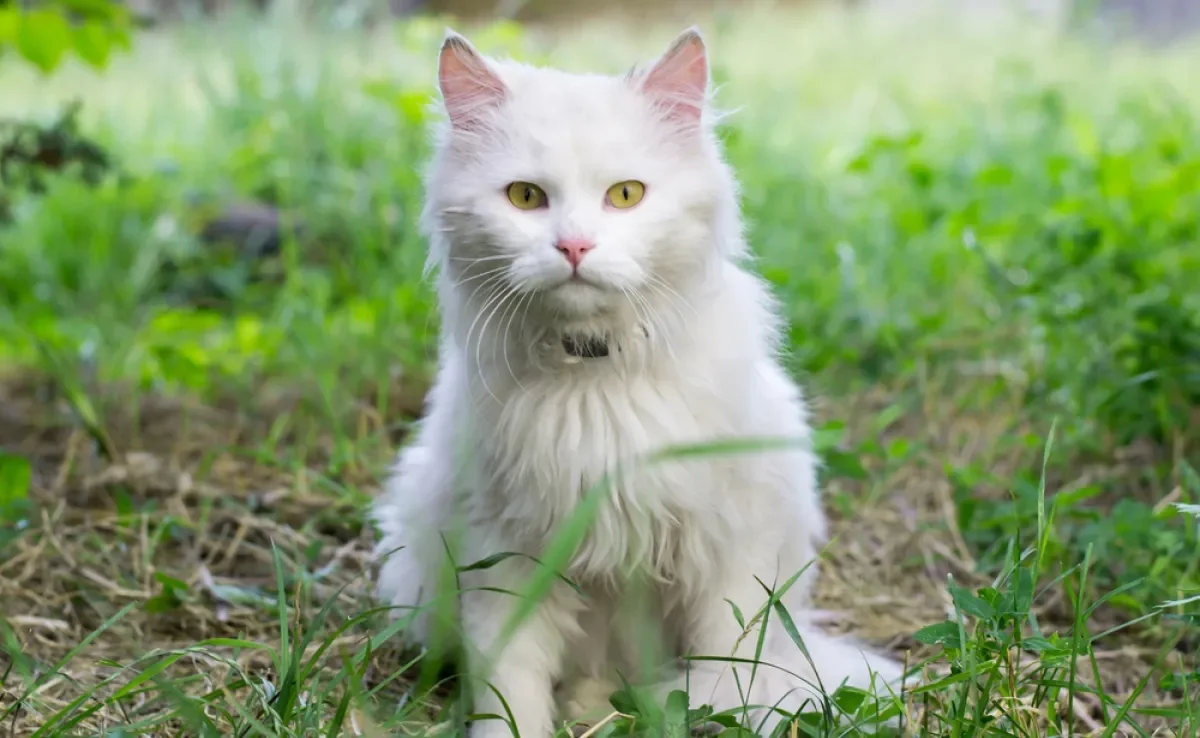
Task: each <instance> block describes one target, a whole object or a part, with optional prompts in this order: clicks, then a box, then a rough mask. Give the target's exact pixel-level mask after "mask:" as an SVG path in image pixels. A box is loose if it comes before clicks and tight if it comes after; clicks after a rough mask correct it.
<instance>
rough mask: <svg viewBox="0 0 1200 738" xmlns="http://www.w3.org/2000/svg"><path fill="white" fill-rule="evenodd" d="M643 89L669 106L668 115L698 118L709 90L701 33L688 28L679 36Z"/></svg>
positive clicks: (656, 66) (686, 118)
mask: <svg viewBox="0 0 1200 738" xmlns="http://www.w3.org/2000/svg"><path fill="white" fill-rule="evenodd" d="M642 89H643V90H644V91H645V92H647V93H648V94H650V95H652V96H654V97H655V98H656V99H657V100H658V101H659V102H660V103H662V104H663V105H664V106H665V107H666V108H667V111H668V116H669V117H671V118H673V119H676V120H679V121H683V122H688V123H694V122H697V121H699V120H700V114H701V111H703V110H704V96H705V93H706V92H707V91H708V56H707V54H706V52H705V49H704V41H703V39H701V38H700V34H699V33H698V32H696V31H695V30H694V29H689V30H688V31H685V32H684V33H683V34H682V35H680V37H679V38H678V39H676V40H675V43H673V44H671V48H670V49H668V50H667V53H665V54H663V56H662V58H661V59H659V60H658V62H657V63H656V64H655V65H654V67H653V68H652V69H651V70H650V72H649V74H647V75H646V78H645V81H644V82H643V83H642Z"/></svg>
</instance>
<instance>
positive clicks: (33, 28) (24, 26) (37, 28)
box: [17, 10, 72, 74]
mask: <svg viewBox="0 0 1200 738" xmlns="http://www.w3.org/2000/svg"><path fill="white" fill-rule="evenodd" d="M71 45H72V44H71V27H70V26H69V25H67V20H66V18H64V17H63V16H62V15H60V14H59V13H56V12H54V11H50V10H31V11H28V12H26V13H22V14H21V15H20V16H19V18H18V25H17V51H18V52H20V54H21V56H23V57H25V59H26V60H28V61H29V62H30V63H31V64H33V65H34V66H36V67H37V68H38V69H40V70H42V72H43V73H44V74H49V73H50V72H52V71H54V68H55V67H57V66H58V65H59V63H60V62H61V61H62V58H63V55H64V54H66V53H67V51H68V50H70V48H71Z"/></svg>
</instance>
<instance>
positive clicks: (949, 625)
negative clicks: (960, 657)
mask: <svg viewBox="0 0 1200 738" xmlns="http://www.w3.org/2000/svg"><path fill="white" fill-rule="evenodd" d="M913 638H916V639H917V640H918V641H920V642H921V643H924V644H926V645H928V646H937V645H940V646H942V647H943V648H951V649H960V648H962V639H961V638H960V637H959V633H958V623H955V622H951V621H949V620H945V621H943V622H940V623H935V624H934V625H926V626H925V627H924V628H921V629H920V630H918V631H917V632H916V633H914V634H913Z"/></svg>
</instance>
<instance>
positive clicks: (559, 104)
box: [503, 66, 642, 124]
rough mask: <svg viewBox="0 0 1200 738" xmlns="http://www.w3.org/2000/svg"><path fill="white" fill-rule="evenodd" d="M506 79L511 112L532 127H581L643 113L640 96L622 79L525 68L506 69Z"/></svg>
mask: <svg viewBox="0 0 1200 738" xmlns="http://www.w3.org/2000/svg"><path fill="white" fill-rule="evenodd" d="M503 76H504V80H505V83H506V85H507V86H508V87H509V90H510V99H509V103H510V110H511V112H512V113H513V114H514V115H519V116H522V117H524V118H526V119H528V122H530V123H531V124H537V123H543V122H544V123H549V124H554V123H559V122H561V121H563V120H570V121H573V122H576V123H580V124H582V123H586V122H587V121H592V120H597V119H608V118H616V117H622V116H625V117H628V116H630V115H632V114H635V113H637V112H641V110H642V107H641V103H642V101H641V99H640V97H639V95H638V93H637V92H636V91H635V90H634V89H633V87H632V86H631V85H630V84H629V82H628V81H627V80H625V79H624V78H622V77H614V76H610V75H601V74H578V73H573V72H565V71H562V70H558V69H553V68H542V67H525V66H522V67H512V68H509V69H506V70H505V73H504V74H503Z"/></svg>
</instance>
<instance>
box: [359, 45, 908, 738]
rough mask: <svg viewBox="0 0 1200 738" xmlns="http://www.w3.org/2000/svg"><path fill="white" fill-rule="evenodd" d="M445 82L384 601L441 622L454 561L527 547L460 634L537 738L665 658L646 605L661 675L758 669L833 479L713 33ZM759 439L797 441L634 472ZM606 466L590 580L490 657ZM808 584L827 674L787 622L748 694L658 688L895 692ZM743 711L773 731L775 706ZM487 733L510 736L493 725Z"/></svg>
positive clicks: (735, 684) (476, 594)
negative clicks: (611, 61)
mask: <svg viewBox="0 0 1200 738" xmlns="http://www.w3.org/2000/svg"><path fill="white" fill-rule="evenodd" d="M438 80H439V84H440V88H441V92H442V100H443V103H444V107H445V112H446V113H448V116H447V117H448V121H447V122H446V123H445V124H443V125H441V126H440V127H439V129H438V136H437V139H436V145H435V155H434V158H433V161H432V166H431V167H430V169H429V171H428V175H427V202H426V208H425V211H424V214H423V227H424V229H425V230H426V232H427V234H428V235H429V238H430V242H431V243H430V248H431V251H430V257H429V258H430V266H431V267H436V268H437V270H438V294H439V299H440V307H441V310H442V319H443V324H442V325H443V327H442V337H441V344H440V362H441V365H440V370H439V373H438V376H437V380H436V382H435V384H434V387H433V389H432V391H431V393H430V395H429V398H428V412H427V415H426V417H425V418H424V419H423V421H422V422H421V423H420V426H419V429H418V430H417V431H416V435H415V438H414V440H413V442H412V443H411V445H410V446H409V447H408V448H407V449H405V450H404V452H403V453H402V454H401V456H400V459H399V462H398V464H397V466H396V467H395V470H394V475H393V477H392V478H391V480H390V481H389V484H388V489H387V491H386V493H385V494H384V495H383V496H382V497H381V499H380V500H379V501H378V504H377V506H376V509H375V518H376V521H377V523H378V525H379V528H380V530H381V532H382V539H381V541H380V543H379V545H378V548H377V555H378V556H379V557H381V558H383V559H384V561H383V564H382V566H381V569H380V573H379V581H378V594H379V596H380V598H381V599H383V600H385V601H386V602H388V603H391V604H395V605H401V606H416V605H419V604H422V603H424V604H425V605H426V606H427V607H428V606H429V603H430V602H431V601H432V599H433V598H435V597H437V596H439V592H440V591H441V590H439V589H438V586H439V585H438V582H439V578H440V577H442V576H443V575H442V574H439V572H445V571H446V570H445V569H443V568H442V567H443V566H444V562H445V558H446V553H447V551H448V550H453V548H452V546H451V545H450V543H454V542H456V541H457V544H455V545H459V546H460V549H461V550H453V553H454V559H455V561H456V562H457V564H458V565H459V566H462V565H465V564H469V563H471V562H476V561H480V560H483V559H485V558H487V557H491V556H495V555H496V554H502V553H506V552H512V553H518V554H523V555H524V556H514V557H508V558H502V560H499V559H494V560H493V561H494V562H495V561H498V563H495V565H494V566H491V567H487V568H477V569H474V570H471V571H466V572H462V573H461V574H460V575H459V582H458V584H459V586H461V588H462V589H463V590H464V592H463V594H462V596H461V603H460V608H461V613H460V615H461V627H462V632H461V637H462V638H464V639H465V643H466V644H467V646H468V649H469V655H468V661H469V665H468V668H469V671H470V674H471V685H472V692H473V696H474V702H475V712H478V713H491V714H495V715H501V716H507V715H508V713H507V711H506V709H505V704H507V706H508V708H511V716H512V719H513V722H514V723H515V727H516V729H517V730H518V731H519V734H520V735H522V736H526V737H528V738H543V737H544V736H549V735H551V734H552V733H553V732H554V730H555V728H556V726H558V725H560V724H561V723H560V722H559V721H560V720H561V719H564V718H566V717H571V716H570V715H568V714H567V713H569V712H574V711H577V710H580V709H589V708H596V707H600V708H603V702H604V700H605V699H606V698H607V697H608V695H609V693H610V692H611V691H612V690H613V689H615V687H616V685H617V682H616V680H615V677H616V675H617V673H618V672H619V673H620V674H622V675H625V676H628V675H630V674H643V673H644V672H643V671H641V670H640V666H641V664H640V663H639V662H640V661H641V660H642V657H643V656H645V655H646V653H645V651H646V646H645V643H646V641H644V640H639V635H638V633H639V631H638V628H637V627H635V626H634V625H633V624H632V623H631V622H627V621H632V620H633V618H630V617H627V616H628V614H629V613H630V612H631V611H632V610H633V608H634V607H635V604H636V605H637V606H639V607H645V608H648V609H646V610H644V611H645V612H649V613H652V618H651V620H652V621H653V622H654V623H656V624H657V626H658V627H659V628H661V629H662V634H661V637H660V638H659V639H658V641H657V642H659V643H662V644H663V647H664V648H665V649H666V653H667V657H668V658H670V657H679V656H682V655H688V654H690V655H696V656H713V657H726V658H727V659H728V657H731V656H732V657H734V658H737V659H753V658H754V656H755V652H756V649H757V646H758V634H757V630H755V626H754V625H752V624H750V623H749V622H748V623H747V624H748V625H750V626H751V632H750V633H749V634H748V635H745V634H744V633H743V630H744V629H743V627H742V625H739V623H738V619H737V617H735V615H734V608H733V607H731V604H733V605H736V607H737V609H738V610H740V612H741V613H742V616H743V618H744V619H745V620H747V621H749V620H750V619H751V618H752V616H753V615H754V614H755V613H756V612H757V611H758V610H759V609H760V608H761V607H762V606H763V604H764V603H765V602H766V600H767V593H766V591H765V590H764V585H767V586H772V587H776V586H779V585H781V584H783V583H784V582H785V581H786V580H788V578H789V577H791V576H792V575H793V574H795V573H797V572H799V571H801V570H802V569H803V568H804V567H805V565H807V564H809V562H810V561H811V560H813V559H814V557H815V556H816V554H817V551H818V547H819V546H820V545H821V543H822V541H823V540H824V537H825V532H826V525H825V519H824V516H823V514H822V511H821V507H820V505H819V501H818V495H817V486H816V467H817V463H818V462H817V459H816V458H815V456H814V454H813V453H812V451H811V450H809V449H808V447H807V445H806V443H807V440H808V438H809V435H810V429H809V426H808V422H807V411H806V408H805V405H804V401H803V399H802V397H801V393H800V391H799V389H798V388H797V387H796V385H795V384H794V383H793V382H792V381H791V380H790V379H789V378H788V376H787V375H786V374H785V372H784V370H783V369H782V368H781V366H780V363H779V361H778V360H777V357H776V352H777V348H778V345H779V341H780V327H781V326H780V320H779V318H778V316H777V314H776V310H775V305H774V302H773V299H772V297H771V295H770V292H769V290H768V288H767V286H766V285H765V284H764V283H763V281H762V280H760V279H759V278H758V277H757V276H755V275H754V274H753V273H751V272H750V271H747V270H746V269H744V268H743V267H742V266H741V265H740V262H741V261H742V260H744V258H745V257H746V245H745V243H744V241H743V238H742V224H741V219H740V214H739V208H738V191H737V186H736V183H735V180H734V177H733V174H732V172H731V170H730V168H729V167H728V166H727V165H726V163H725V161H724V160H723V158H722V155H721V152H720V149H719V146H718V143H717V140H716V138H715V136H714V134H713V130H712V125H713V118H714V112H713V110H712V108H711V107H710V105H709V102H708V99H707V98H708V90H709V75H708V63H707V58H706V52H705V46H704V42H703V41H702V39H701V37H700V34H699V33H698V32H697V31H696V30H695V29H690V30H688V31H686V32H685V33H683V34H682V35H681V36H679V38H678V39H676V41H675V42H674V43H673V44H672V45H671V47H670V49H669V50H668V51H667V52H666V53H665V54H664V55H663V56H662V57H661V58H660V59H659V60H658V61H657V62H656V63H655V64H654V65H653V66H652V67H650V68H649V69H646V70H634V71H632V72H630V73H629V74H628V75H625V76H621V77H613V76H601V75H581V74H570V73H566V72H563V71H558V70H554V69H546V68H536V67H531V66H526V65H523V64H518V63H515V62H512V61H498V60H492V59H486V58H484V57H483V56H481V55H480V54H479V53H478V52H476V50H475V49H474V48H473V47H472V46H471V45H470V43H469V42H468V41H467V40H466V39H464V38H462V37H461V36H458V35H456V34H454V33H453V32H449V33H448V35H447V38H446V40H445V43H444V44H443V46H442V49H441V54H440V58H439V69H438ZM747 437H749V438H764V437H766V438H776V439H792V440H793V441H795V442H796V444H794V445H792V446H783V445H777V446H775V447H773V448H770V449H766V450H758V451H753V452H750V453H745V452H743V453H738V454H733V453H725V454H723V455H716V456H711V455H699V456H693V457H690V458H688V459H684V460H674V461H671V460H668V461H665V462H662V463H658V464H655V465H646V464H641V465H637V464H633V463H632V462H635V461H636V460H637V459H638V458H640V457H644V456H645V455H646V454H648V453H650V452H653V451H655V450H658V449H661V448H663V447H665V446H668V445H676V444H685V443H703V442H714V441H721V440H732V439H738V438H747ZM605 475H612V485H611V487H610V488H609V489H607V490H606V491H605V492H604V495H605V496H604V498H603V499H602V500H601V502H600V504H599V506H598V508H597V510H596V512H595V518H594V520H593V524H592V525H591V528H590V530H589V532H588V533H587V534H586V536H584V537H583V539H582V540H581V541H580V542H579V545H578V548H577V549H576V551H575V554H574V558H573V559H572V560H571V562H570V564H569V567H568V568H567V570H566V571H565V572H564V574H565V576H566V577H569V578H570V580H571V581H572V582H573V583H574V584H575V585H576V586H577V587H578V589H576V588H573V587H572V586H569V585H568V584H566V583H562V582H558V583H556V584H555V586H554V587H553V588H552V589H551V591H550V592H549V594H548V595H547V596H546V597H545V598H544V599H542V600H541V601H540V602H538V603H537V605H536V607H535V608H534V609H533V611H532V613H531V614H530V615H529V617H528V618H527V619H526V620H525V621H524V622H523V623H522V625H521V626H520V628H519V629H518V630H516V632H515V633H514V634H513V635H512V637H511V638H510V639H508V640H507V641H505V642H504V643H501V644H499V645H500V649H499V650H498V651H497V650H496V647H497V643H496V641H497V638H498V637H499V635H500V631H501V629H502V628H503V626H504V624H505V622H506V621H507V619H508V617H509V616H510V614H511V613H512V612H513V608H514V607H516V606H518V604H519V603H520V602H521V599H520V598H519V597H518V596H516V595H514V594H509V593H506V592H505V590H507V591H508V592H513V591H515V592H517V593H519V592H521V591H522V589H523V587H524V586H525V582H526V581H527V579H528V577H529V576H530V574H531V573H532V572H534V571H535V570H536V569H537V568H538V564H537V563H535V562H534V561H531V560H530V558H528V557H539V556H540V555H541V554H542V552H543V550H544V547H545V546H546V544H547V542H548V541H549V540H550V538H551V537H552V536H553V534H554V533H555V531H556V526H557V525H558V524H559V523H560V522H562V521H563V520H564V519H565V518H567V517H568V516H569V515H571V513H572V511H574V510H575V509H576V506H577V505H579V504H580V502H581V500H583V499H584V494H585V492H586V491H587V490H589V489H591V488H593V487H594V486H595V485H597V483H599V482H600V481H601V480H602V478H604V477H605ZM454 530H457V532H458V534H457V537H455V536H454V535H451V532H452V531H454ZM444 534H445V535H444ZM446 536H448V537H446ZM448 541H449V542H450V543H448ZM815 571H816V569H815V566H814V567H810V568H809V569H808V570H807V572H806V573H805V574H804V575H803V576H801V577H800V578H799V579H798V580H797V581H796V582H795V584H794V586H792V587H791V588H790V590H788V592H787V593H786V596H784V597H783V602H784V604H785V606H786V608H787V610H788V611H789V612H790V613H791V614H792V616H793V617H794V618H795V619H796V621H797V624H798V627H799V629H800V632H801V633H802V634H803V636H804V640H805V642H806V646H807V649H808V651H809V653H810V655H811V657H812V659H813V661H814V663H815V664H816V665H817V669H818V674H817V675H814V674H813V672H812V669H811V668H810V666H809V663H808V661H807V659H806V658H805V657H804V656H803V655H802V653H801V651H800V650H799V649H798V648H797V646H796V645H795V644H794V642H793V641H792V639H791V638H790V637H789V635H788V633H787V632H786V630H785V629H784V627H782V626H781V625H780V620H779V618H778V616H777V612H775V611H772V612H771V613H770V615H769V617H768V623H769V625H768V628H767V630H768V633H767V635H766V637H765V642H764V645H763V648H762V653H761V656H760V659H761V661H762V662H763V665H760V666H759V667H758V669H757V672H756V674H755V676H754V681H753V685H752V686H751V683H750V678H749V671H750V668H751V667H750V666H749V665H748V664H737V665H731V662H730V661H728V660H727V661H725V662H720V661H690V662H689V663H690V664H691V667H690V670H689V671H688V672H687V673H686V674H683V673H681V674H679V675H677V676H676V677H674V678H673V679H668V680H667V681H666V682H665V683H663V684H661V685H660V688H661V689H663V690H666V689H670V688H673V687H678V688H682V687H683V686H685V685H686V687H687V689H688V691H689V692H690V696H691V703H692V706H693V707H697V706H699V705H701V704H711V705H713V706H714V707H715V708H716V709H717V710H726V709H731V708H738V707H740V706H743V705H746V704H749V705H756V704H757V705H774V704H777V703H778V704H780V706H781V707H783V708H785V709H796V708H798V707H799V705H800V704H801V702H802V701H803V700H804V699H810V698H811V694H812V693H811V692H810V691H806V684H812V683H815V682H816V678H817V677H818V676H819V679H820V680H821V683H822V684H823V685H824V687H825V689H826V690H828V691H829V692H832V691H834V690H835V689H836V688H837V687H838V686H839V685H840V684H841V683H842V682H843V680H846V681H848V682H849V683H850V684H852V685H855V686H859V687H863V688H867V687H869V686H870V684H871V681H872V679H871V671H872V670H873V671H876V672H878V673H879V676H880V677H882V678H883V679H887V680H889V681H891V680H895V679H896V678H897V677H899V676H900V668H899V667H898V665H897V664H896V663H894V662H893V661H890V660H888V659H885V658H883V657H880V656H876V655H874V654H870V653H865V652H863V651H861V650H860V649H859V648H858V647H857V646H856V645H854V644H853V643H852V642H850V641H844V640H840V639H835V638H833V637H831V636H828V635H825V634H822V633H820V632H819V631H817V630H816V629H814V628H813V627H812V626H811V624H810V623H808V622H807V619H806V618H805V613H806V611H808V610H809V608H810V602H809V596H810V592H811V589H812V583H813V577H814V575H815ZM448 581H451V582H452V581H453V580H452V579H450V580H448ZM635 581H636V582H641V583H643V584H646V585H647V586H646V587H642V588H634V587H633V584H632V583H633V582H635ZM635 590H636V592H638V593H641V594H644V595H646V596H644V597H643V596H640V595H639V596H636V597H635V596H634V593H635ZM444 622H445V621H444V620H441V619H436V618H431V617H429V616H428V615H427V614H423V615H421V616H420V617H418V618H417V620H416V621H415V623H414V624H413V626H412V627H411V628H410V629H409V633H408V634H409V636H410V637H412V638H414V639H416V640H417V641H418V642H424V643H425V644H426V645H433V642H434V641H435V640H437V639H436V638H435V634H436V632H438V631H437V629H436V628H435V627H434V626H435V625H436V624H437V623H444ZM488 655H492V656H495V657H496V659H495V661H492V660H489V659H488V658H487V656H488ZM868 665H869V666H870V670H869V669H868ZM776 667H778V668H776ZM734 669H736V670H737V671H738V672H739V674H738V675H737V679H735V678H734V675H733V673H732V671H733V670H734ZM739 682H740V688H739ZM493 687H494V689H493ZM747 689H749V692H748V693H745V694H739V691H743V692H745V690H747ZM496 691H499V692H500V693H501V694H503V696H504V700H505V701H506V703H505V702H501V701H500V699H499V698H498V697H497V695H496ZM596 702H599V703H600V704H599V705H596V704H591V703H596ZM610 711H611V709H608V710H603V709H602V712H601V714H606V713H607V712H610ZM750 714H751V716H755V715H757V716H758V717H759V718H761V717H764V716H765V717H767V718H768V723H767V724H768V725H772V724H773V722H772V721H771V719H770V714H769V711H768V714H767V715H762V714H761V713H750ZM471 730H472V735H473V736H492V735H509V734H510V727H509V725H508V724H507V723H505V722H502V721H499V720H490V721H480V722H476V723H474V724H473V727H472V729H471Z"/></svg>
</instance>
